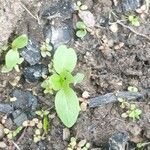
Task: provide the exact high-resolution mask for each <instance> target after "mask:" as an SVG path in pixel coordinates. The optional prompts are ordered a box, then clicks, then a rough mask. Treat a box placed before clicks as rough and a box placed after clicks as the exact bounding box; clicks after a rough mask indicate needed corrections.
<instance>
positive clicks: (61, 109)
mask: <svg viewBox="0 0 150 150" xmlns="http://www.w3.org/2000/svg"><path fill="white" fill-rule="evenodd" d="M55 107H56V112H57V114H58V116H59V118H60V119H61V121H62V122H63V123H64V125H65V126H67V127H68V128H70V127H72V126H73V125H74V124H75V122H76V120H77V117H78V114H79V111H80V107H79V101H78V98H77V96H76V94H75V92H74V91H73V90H72V89H70V88H67V89H66V90H60V91H58V93H57V94H56V97H55Z"/></svg>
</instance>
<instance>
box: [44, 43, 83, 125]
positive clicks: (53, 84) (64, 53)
mask: <svg viewBox="0 0 150 150" xmlns="http://www.w3.org/2000/svg"><path fill="white" fill-rule="evenodd" d="M76 63H77V55H76V53H75V51H74V49H72V48H67V47H66V46H65V45H61V46H59V47H58V48H57V50H56V52H55V54H54V59H53V68H54V73H53V75H51V76H50V77H48V78H47V79H46V80H45V81H44V82H43V83H42V87H43V88H45V90H44V92H45V93H51V94H52V93H53V91H57V94H56V96H55V109H56V112H57V114H58V116H59V118H60V119H61V121H62V122H63V123H64V124H65V125H66V126H67V127H68V128H70V127H72V126H73V125H74V124H75V122H76V120H77V117H78V114H79V111H80V107H79V100H78V98H77V95H76V93H75V92H74V91H73V90H72V88H70V84H71V83H74V85H76V84H77V83H80V82H81V81H82V80H83V78H84V75H83V74H81V73H77V74H76V75H75V76H73V75H72V71H73V70H74V68H75V66H76Z"/></svg>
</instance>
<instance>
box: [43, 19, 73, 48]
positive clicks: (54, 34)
mask: <svg viewBox="0 0 150 150" xmlns="http://www.w3.org/2000/svg"><path fill="white" fill-rule="evenodd" d="M43 34H44V37H45V38H49V39H50V41H51V43H52V44H53V46H54V48H57V47H58V46H60V45H61V44H67V43H68V42H70V41H71V39H72V38H73V25H72V21H71V20H70V19H69V20H66V21H65V22H62V23H61V24H60V25H56V26H52V25H46V26H45V27H44V29H43Z"/></svg>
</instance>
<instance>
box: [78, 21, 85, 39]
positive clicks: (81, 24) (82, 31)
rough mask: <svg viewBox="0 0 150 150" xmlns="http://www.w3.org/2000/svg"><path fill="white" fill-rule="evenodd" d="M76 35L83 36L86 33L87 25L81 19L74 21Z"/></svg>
mask: <svg viewBox="0 0 150 150" xmlns="http://www.w3.org/2000/svg"><path fill="white" fill-rule="evenodd" d="M76 28H77V31H76V36H77V37H79V38H83V37H84V36H86V34H87V27H86V25H85V23H84V22H83V21H78V22H77V23H76Z"/></svg>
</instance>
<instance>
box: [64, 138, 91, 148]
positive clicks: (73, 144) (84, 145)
mask: <svg viewBox="0 0 150 150" xmlns="http://www.w3.org/2000/svg"><path fill="white" fill-rule="evenodd" d="M89 148H90V143H87V141H86V140H81V141H79V142H77V140H76V138H74V137H72V138H71V139H70V143H69V145H68V148H67V150H88V149H89Z"/></svg>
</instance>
